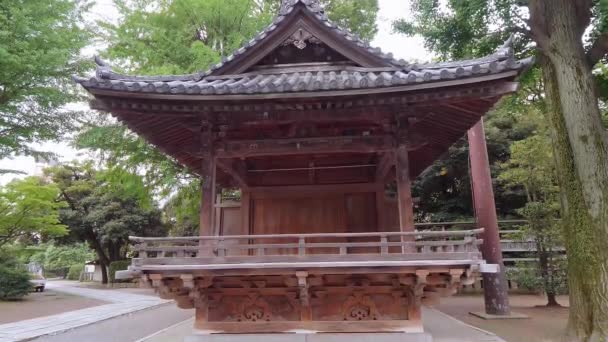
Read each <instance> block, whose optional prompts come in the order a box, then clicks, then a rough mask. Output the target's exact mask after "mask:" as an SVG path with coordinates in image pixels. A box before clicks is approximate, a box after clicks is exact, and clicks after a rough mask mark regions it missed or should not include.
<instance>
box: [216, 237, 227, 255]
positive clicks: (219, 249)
mask: <svg viewBox="0 0 608 342" xmlns="http://www.w3.org/2000/svg"><path fill="white" fill-rule="evenodd" d="M217 256H218V257H225V256H226V247H225V246H224V238H220V239H219V240H218V241H217Z"/></svg>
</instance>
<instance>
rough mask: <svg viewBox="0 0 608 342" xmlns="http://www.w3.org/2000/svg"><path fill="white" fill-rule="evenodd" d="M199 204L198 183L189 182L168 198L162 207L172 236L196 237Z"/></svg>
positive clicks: (199, 192)
mask: <svg viewBox="0 0 608 342" xmlns="http://www.w3.org/2000/svg"><path fill="white" fill-rule="evenodd" d="M200 203H201V184H200V182H195V181H193V182H190V183H187V184H185V185H184V186H183V187H181V188H180V189H179V190H177V192H176V193H175V194H174V195H173V196H171V198H169V200H168V201H167V203H166V204H165V206H164V207H163V214H164V216H165V220H166V221H167V222H168V223H169V224H170V225H171V230H170V232H169V234H170V235H172V236H194V235H198V230H199V214H200Z"/></svg>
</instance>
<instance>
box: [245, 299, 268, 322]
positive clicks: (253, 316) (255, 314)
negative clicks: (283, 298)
mask: <svg viewBox="0 0 608 342" xmlns="http://www.w3.org/2000/svg"><path fill="white" fill-rule="evenodd" d="M270 319H271V311H270V305H268V302H266V301H265V300H264V299H263V298H262V297H260V295H259V294H257V293H252V294H250V295H249V297H248V298H246V299H245V300H243V302H242V303H241V304H240V305H239V307H238V313H237V321H239V322H265V321H270Z"/></svg>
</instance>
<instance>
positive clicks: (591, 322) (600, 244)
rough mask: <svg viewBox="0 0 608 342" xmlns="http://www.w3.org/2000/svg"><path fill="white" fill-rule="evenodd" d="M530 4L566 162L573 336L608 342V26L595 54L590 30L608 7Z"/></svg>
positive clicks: (561, 159)
mask: <svg viewBox="0 0 608 342" xmlns="http://www.w3.org/2000/svg"><path fill="white" fill-rule="evenodd" d="M594 5H595V6H597V7H596V8H594ZM529 9H530V27H531V34H532V37H533V38H534V40H535V41H536V43H537V45H538V48H539V51H540V53H541V64H542V65H543V70H544V71H545V82H546V84H547V89H548V91H547V98H548V101H549V106H550V107H549V110H550V112H551V113H552V115H551V118H552V124H553V127H554V134H555V139H554V144H555V150H556V157H557V161H558V163H560V164H559V167H558V174H559V178H560V185H561V186H562V189H563V194H562V197H561V201H562V208H563V216H564V219H565V222H564V227H565V240H566V248H567V251H568V275H569V289H570V305H571V306H570V317H569V322H568V334H569V335H570V336H571V337H572V338H576V339H578V340H590V341H601V340H606V339H608V288H607V287H606V284H608V271H607V270H606V267H605V266H606V264H608V245H607V244H608V159H607V158H606V151H607V149H608V137H607V136H606V129H605V126H604V124H603V122H602V118H601V112H600V109H599V105H598V98H599V93H598V89H597V86H596V83H595V82H596V81H595V77H594V76H593V73H592V68H593V67H594V66H595V64H596V63H597V62H598V61H599V60H600V59H602V58H604V57H605V55H606V53H607V52H608V31H600V34H599V36H598V37H597V39H596V40H595V41H594V42H593V43H592V46H591V47H590V49H589V51H588V52H586V51H585V47H584V45H583V35H584V33H585V31H586V30H587V29H588V27H589V25H590V24H591V21H592V15H593V10H595V14H596V17H597V16H598V15H597V14H598V13H599V16H600V17H601V16H602V14H603V13H602V12H603V11H608V8H606V5H605V4H602V5H600V2H594V1H591V0H577V1H568V0H555V1H538V0H531V1H530V3H529ZM602 24H603V23H602V22H601V20H600V22H599V23H598V25H597V26H596V29H600V30H603V29H606V27H605V26H604V25H602ZM562 163H563V164H562Z"/></svg>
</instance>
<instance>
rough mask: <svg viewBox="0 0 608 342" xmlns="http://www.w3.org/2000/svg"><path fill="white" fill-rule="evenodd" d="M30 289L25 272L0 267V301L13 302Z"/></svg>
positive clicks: (28, 278)
mask: <svg viewBox="0 0 608 342" xmlns="http://www.w3.org/2000/svg"><path fill="white" fill-rule="evenodd" d="M31 289H32V285H31V284H30V277H29V275H28V274H27V271H26V270H22V269H14V268H9V267H5V266H0V300H15V299H20V298H22V297H24V296H25V295H27V294H28V293H29V292H30V291H31Z"/></svg>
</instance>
